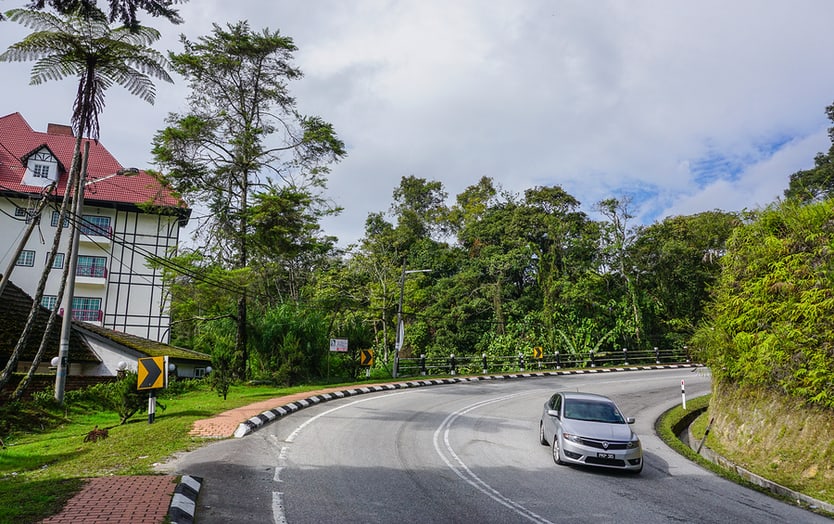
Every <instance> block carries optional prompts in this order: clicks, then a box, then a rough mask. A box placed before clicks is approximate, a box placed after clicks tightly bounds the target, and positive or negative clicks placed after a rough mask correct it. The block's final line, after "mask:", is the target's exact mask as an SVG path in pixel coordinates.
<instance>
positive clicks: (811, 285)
mask: <svg viewBox="0 0 834 524" xmlns="http://www.w3.org/2000/svg"><path fill="white" fill-rule="evenodd" d="M833 269H834V200H825V201H821V202H814V203H810V204H804V205H803V204H799V203H795V202H785V203H780V204H776V205H773V206H771V207H769V208H767V209H765V210H763V211H761V212H758V213H756V215H755V216H753V217H752V220H751V221H750V222H749V223H747V224H745V225H743V226H740V227H738V228H737V229H736V230H735V231H734V233H733V235H732V236H731V237H730V239H729V240H728V242H727V250H726V253H725V255H724V257H723V258H722V273H721V276H720V277H719V278H718V280H717V282H716V285H715V287H714V289H713V297H714V301H713V302H712V303H711V305H710V306H709V307H708V309H707V321H706V322H705V323H704V325H703V326H702V327H701V328H700V329H699V330H698V332H697V333H696V335H695V339H694V341H695V343H696V345H697V347H699V348H700V352H701V356H702V358H703V360H704V361H705V362H706V363H707V364H708V365H709V366H710V367H711V368H712V371H713V376H714V383H713V397H712V402H711V406H710V416H711V417H714V419H715V422H714V425H713V433H712V435H711V444H710V445H711V447H714V448H716V449H717V450H718V451H719V452H722V451H723V452H725V453H726V454H727V455H728V456H733V457H736V458H738V457H743V458H741V459H740V461H742V462H745V464H744V465H746V466H748V467H750V468H751V469H753V470H754V471H756V472H757V473H759V474H761V475H764V476H766V477H768V478H771V479H773V480H775V481H777V482H779V481H780V480H781V479H782V478H783V477H787V476H788V474H787V472H788V471H789V470H790V471H791V472H792V476H795V478H796V477H798V478H800V479H802V481H801V482H800V484H799V485H792V486H789V487H792V488H794V489H799V490H803V491H804V490H807V492H809V494H811V495H812V496H813V495H814V493H815V494H816V495H817V496H819V497H820V498H823V499H829V500H830V499H831V497H832V489H831V486H834V338H832V336H833V335H834V329H833V328H834V277H832V275H834V273H832V270H833Z"/></svg>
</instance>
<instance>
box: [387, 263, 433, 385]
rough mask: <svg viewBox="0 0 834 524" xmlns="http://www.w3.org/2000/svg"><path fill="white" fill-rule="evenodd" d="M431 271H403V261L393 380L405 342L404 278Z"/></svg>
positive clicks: (395, 376)
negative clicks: (412, 274)
mask: <svg viewBox="0 0 834 524" xmlns="http://www.w3.org/2000/svg"><path fill="white" fill-rule="evenodd" d="M430 272H431V269H409V270H406V269H405V260H403V272H402V274H401V275H400V302H399V306H397V342H396V344H395V346H394V371H393V373H391V376H392V377H393V378H397V370H398V369H399V366H400V348H402V346H403V341H404V340H405V325H404V324H403V290H404V288H405V276H406V275H410V274H411V273H430Z"/></svg>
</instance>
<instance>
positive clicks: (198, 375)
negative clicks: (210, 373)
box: [194, 368, 206, 378]
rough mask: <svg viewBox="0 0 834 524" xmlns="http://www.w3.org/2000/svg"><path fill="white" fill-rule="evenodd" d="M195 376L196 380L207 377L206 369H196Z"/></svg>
mask: <svg viewBox="0 0 834 524" xmlns="http://www.w3.org/2000/svg"><path fill="white" fill-rule="evenodd" d="M194 376H195V377H196V378H203V377H205V376H206V368H194Z"/></svg>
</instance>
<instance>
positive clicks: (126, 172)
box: [55, 140, 139, 404]
mask: <svg viewBox="0 0 834 524" xmlns="http://www.w3.org/2000/svg"><path fill="white" fill-rule="evenodd" d="M89 156H90V141H89V140H88V141H87V142H85V143H84V156H83V157H82V159H81V179H80V180H79V181H78V191H77V192H78V194H77V195H75V201H74V202H73V210H72V220H71V221H70V224H71V227H72V234H71V235H70V246H69V266H68V268H67V271H68V274H67V282H66V285H65V286H64V296H65V297H66V298H65V305H64V318H63V319H61V345H60V346H58V371H57V373H56V374H55V400H56V401H57V402H58V404H63V403H64V389H65V387H66V384H67V371H68V367H69V361H68V360H69V341H70V332H71V331H72V299H73V294H74V292H75V271H76V269H77V266H78V244H79V242H80V236H81V224H79V221H82V220H83V218H82V216H83V213H84V186H86V185H87V184H91V183H93V182H100V181H102V180H105V179H108V178H112V177H114V176H133V175H136V174H138V173H139V170H138V169H136V168H135V167H132V168H128V169H120V170H118V171H116V172H115V173H113V174H111V175H107V176H105V177H102V178H97V179H94V180H90V181H87V160H88V158H89ZM67 182H68V183H67V189H66V192H65V193H64V198H67V197H68V196H69V190H70V186H69V181H67Z"/></svg>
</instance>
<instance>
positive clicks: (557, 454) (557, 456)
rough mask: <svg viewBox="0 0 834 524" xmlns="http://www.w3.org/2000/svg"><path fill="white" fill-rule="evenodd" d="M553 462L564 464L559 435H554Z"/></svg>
mask: <svg viewBox="0 0 834 524" xmlns="http://www.w3.org/2000/svg"><path fill="white" fill-rule="evenodd" d="M553 462H555V463H556V464H559V465H561V464H564V462H563V461H562V450H561V449H559V435H553Z"/></svg>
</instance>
